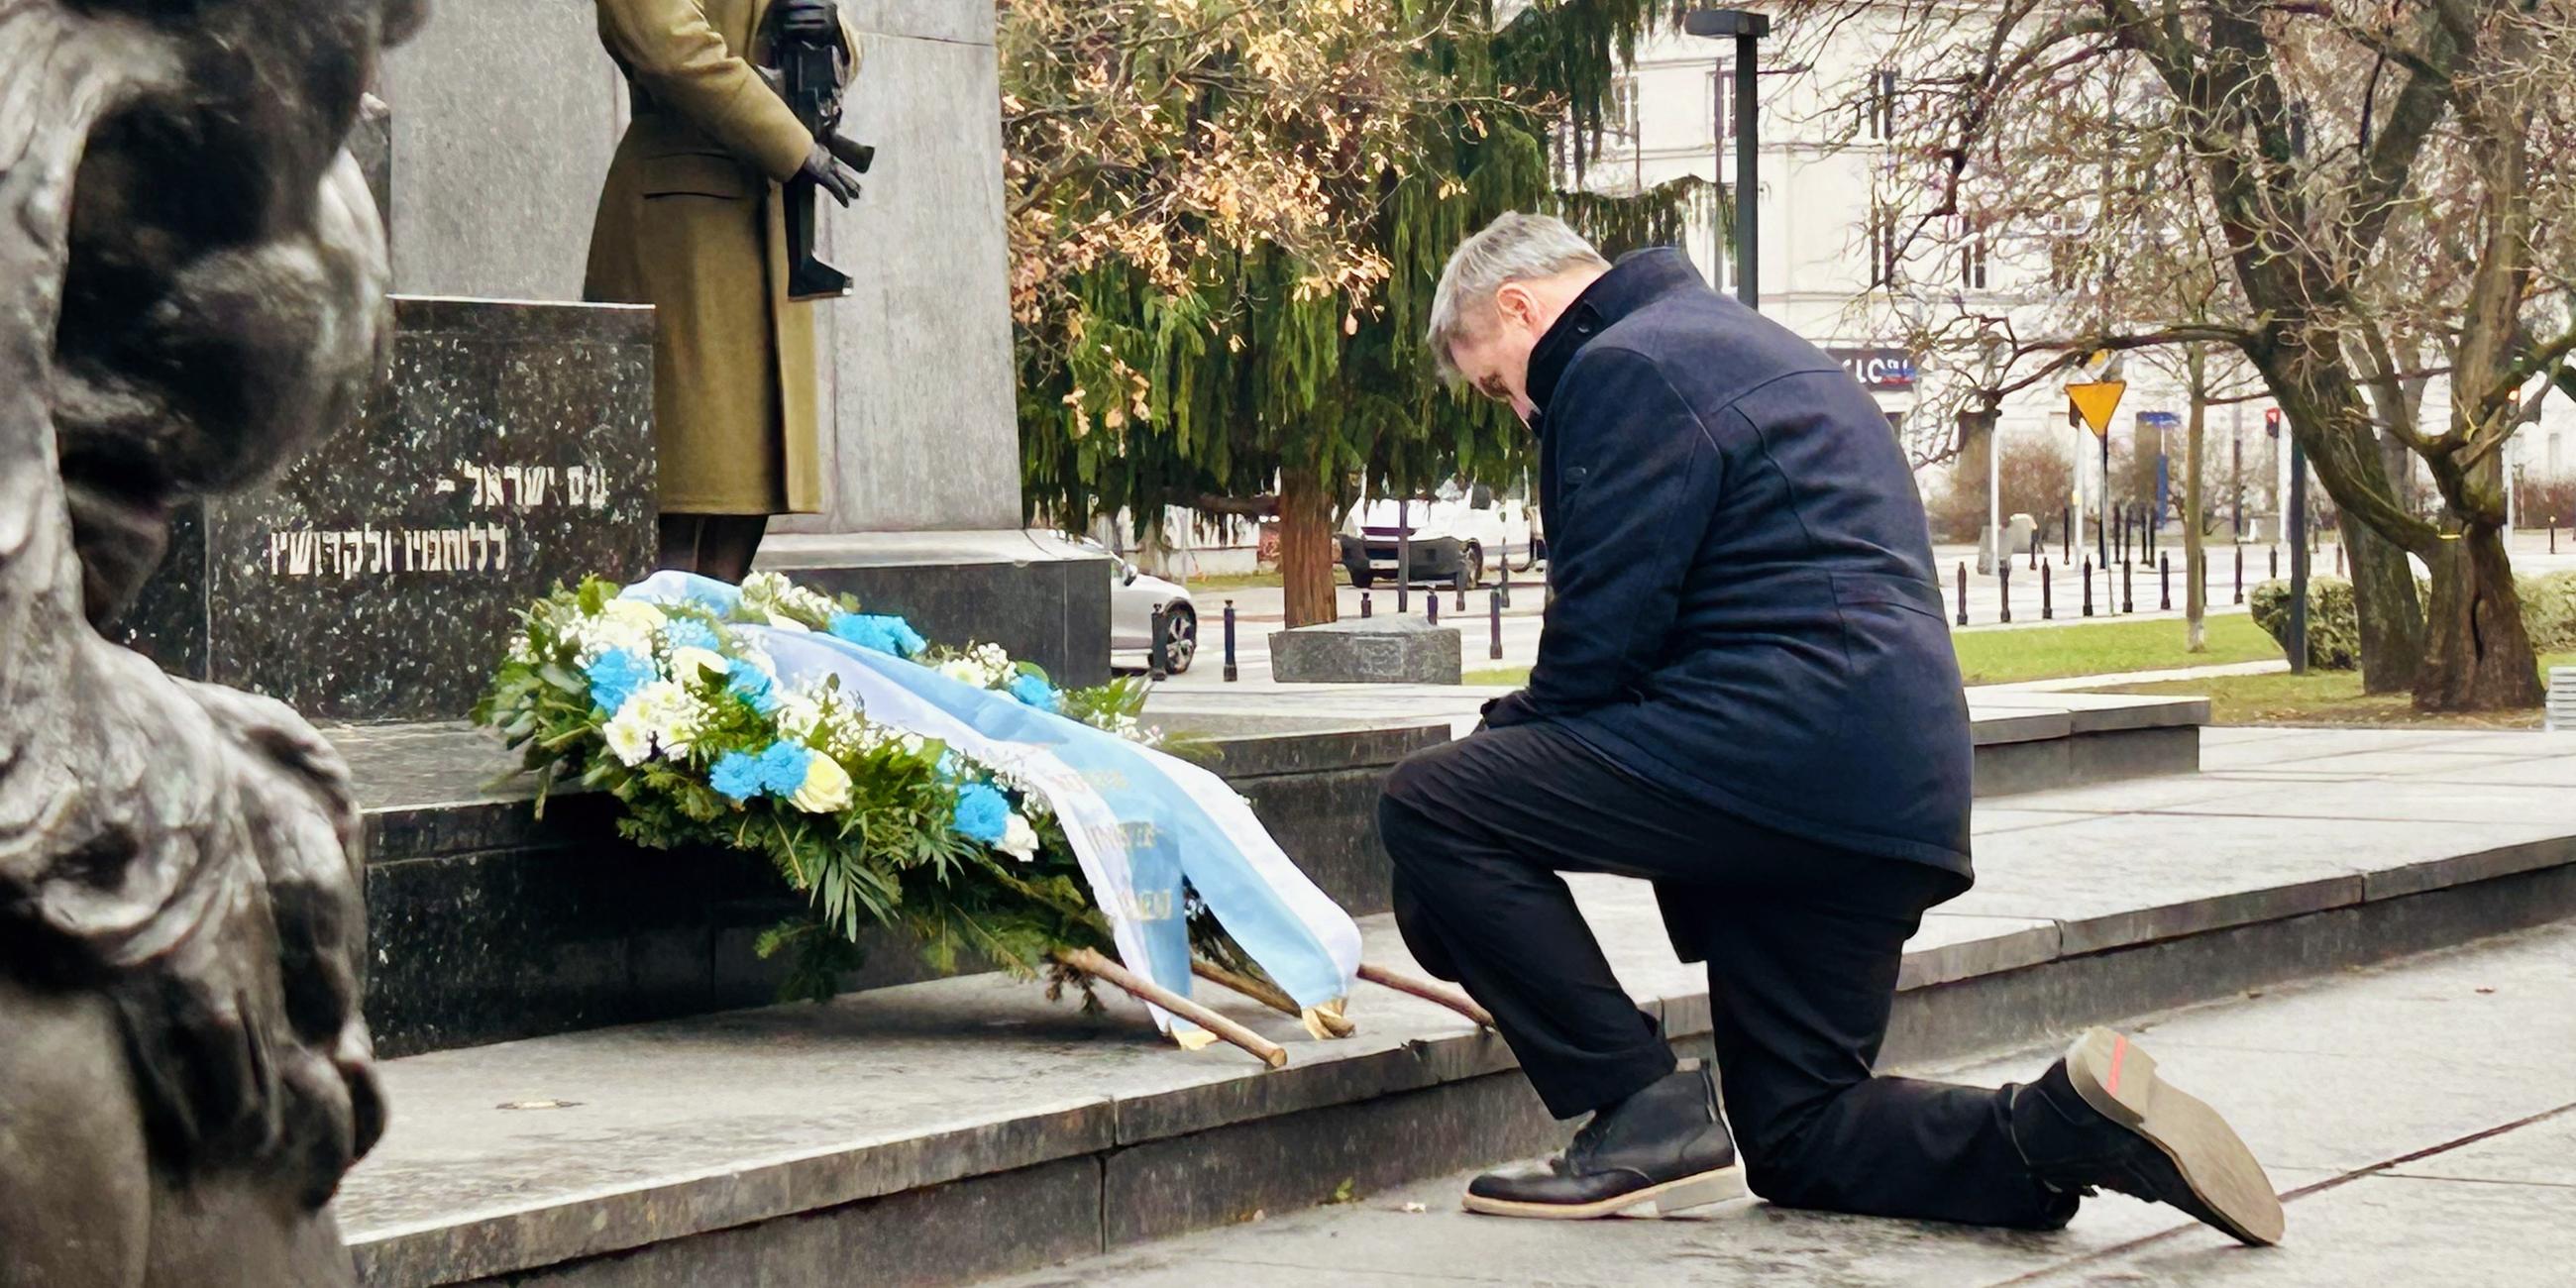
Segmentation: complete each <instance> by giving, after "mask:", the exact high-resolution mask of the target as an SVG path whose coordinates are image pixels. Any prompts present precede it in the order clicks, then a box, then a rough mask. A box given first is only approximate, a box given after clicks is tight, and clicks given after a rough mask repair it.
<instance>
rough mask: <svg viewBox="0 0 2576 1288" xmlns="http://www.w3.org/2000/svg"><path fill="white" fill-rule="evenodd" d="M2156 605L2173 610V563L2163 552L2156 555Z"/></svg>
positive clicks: (2164, 610)
mask: <svg viewBox="0 0 2576 1288" xmlns="http://www.w3.org/2000/svg"><path fill="white" fill-rule="evenodd" d="M2156 607H2157V609H2158V610H2160V611H2163V612H2168V613H2170V612H2172V611H2173V564H2172V562H2171V561H2169V560H2167V559H2166V558H2165V557H2164V556H2163V555H2161V554H2160V555H2157V556H2156Z"/></svg>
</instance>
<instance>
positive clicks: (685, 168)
mask: <svg viewBox="0 0 2576 1288" xmlns="http://www.w3.org/2000/svg"><path fill="white" fill-rule="evenodd" d="M636 179H637V181H638V188H637V190H638V191H640V192H641V193H643V195H645V196H647V197H726V198H730V199H732V200H735V201H748V200H750V199H751V198H752V197H754V196H756V195H758V192H759V189H758V188H757V187H756V186H755V181H754V178H753V176H752V173H751V171H749V170H748V169H745V168H744V167H743V164H742V163H741V162H739V161H736V160H734V159H733V158H732V157H730V156H726V155H724V154H723V153H720V152H673V153H669V154H667V155H664V156H658V157H645V158H643V159H642V161H641V162H640V163H639V164H638V165H637V167H636Z"/></svg>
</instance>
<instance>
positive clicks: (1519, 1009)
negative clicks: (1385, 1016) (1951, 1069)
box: [1378, 724, 2073, 1229]
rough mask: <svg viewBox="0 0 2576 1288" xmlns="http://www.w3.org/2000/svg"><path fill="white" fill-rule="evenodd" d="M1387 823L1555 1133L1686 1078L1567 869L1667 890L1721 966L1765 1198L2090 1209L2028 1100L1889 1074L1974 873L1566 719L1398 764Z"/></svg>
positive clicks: (1393, 845)
mask: <svg viewBox="0 0 2576 1288" xmlns="http://www.w3.org/2000/svg"><path fill="white" fill-rule="evenodd" d="M1378 823H1379V828H1380V831H1381V833H1382V835H1383V836H1384V837H1385V840H1386V846H1387V849H1388V851H1389V852H1390V853H1391V854H1392V855H1393V856H1394V859H1395V915H1396V920H1397V923H1398V924H1399V925H1400V926H1401V927H1402V929H1403V932H1404V939H1405V943H1406V945H1407V946H1408V947H1409V948H1411V949H1412V951H1413V955H1414V957H1415V959H1416V960H1417V961H1419V962H1421V964H1422V965H1423V967H1424V969H1426V970H1429V971H1431V972H1432V973H1434V974H1437V975H1440V976H1442V977H1443V978H1446V979H1451V980H1455V981H1457V982H1458V983H1460V984H1462V985H1464V986H1465V987H1466V989H1467V991H1468V993H1470V994H1471V995H1473V996H1474V997H1475V999H1476V1000H1477V1001H1478V1002H1481V1003H1483V1004H1484V1006H1485V1008H1486V1009H1487V1010H1489V1011H1492V1012H1493V1013H1494V1019H1495V1022H1496V1024H1497V1025H1498V1026H1499V1027H1500V1028H1501V1030H1502V1034H1503V1038H1504V1040H1505V1041H1507V1042H1509V1043H1510V1044H1511V1047H1512V1051H1513V1054H1515V1055H1516V1056H1518V1057H1519V1059H1520V1063H1521V1068H1522V1070H1523V1071H1524V1072H1525V1073H1526V1074H1527V1075H1528V1076H1529V1080H1530V1082H1531V1084H1532V1085H1533V1086H1534V1087H1536V1088H1537V1090H1538V1093H1539V1096H1540V1098H1541V1099H1542V1100H1544V1101H1545V1102H1546V1104H1547V1107H1548V1109H1549V1110H1550V1111H1551V1112H1553V1113H1555V1114H1556V1115H1557V1116H1558V1117H1560V1118H1571V1117H1574V1116H1575V1115H1578V1114H1582V1113H1585V1112H1589V1111H1591V1110H1596V1109H1600V1108H1604V1107H1606V1106H1609V1105H1612V1104H1615V1103H1617V1102H1618V1101H1619V1100H1621V1099H1623V1098H1624V1097H1626V1096H1627V1095H1629V1094H1630V1093H1632V1092H1634V1091H1636V1090H1638V1089H1639V1088H1641V1087H1644V1086H1645V1085H1646V1084H1648V1083H1650V1082H1653V1081H1654V1080H1655V1079H1657V1078H1660V1077H1662V1076H1664V1075H1665V1074H1667V1073H1669V1072H1671V1071H1672V1070H1673V1068H1674V1067H1675V1061H1674V1057H1673V1053H1672V1048H1671V1045H1670V1044H1669V1043H1668V1042H1667V1041H1666V1040H1665V1038H1664V1036H1663V1034H1662V1033H1660V1032H1659V1031H1658V1029H1657V1025H1656V1023H1655V1021H1654V1019H1653V1018H1652V1017H1651V1016H1648V1015H1647V1014H1646V1013H1645V1012H1643V1011H1640V1010H1639V1009H1637V1006H1636V1004H1635V1003H1634V1002H1633V1001H1631V1000H1630V999H1629V997H1628V995H1627V994H1626V993H1625V992H1624V991H1622V990H1621V989H1620V987H1619V983H1618V981H1617V980H1616V979H1614V978H1613V977H1612V976H1611V973H1610V966H1609V963H1608V962H1607V961H1606V960H1604V959H1603V957H1602V954H1601V946H1600V944H1599V943H1598V942H1597V941H1595V939H1594V938H1593V935H1592V931H1591V928H1590V927H1589V926H1587V925H1586V924H1585V922H1584V920H1583V917H1582V914H1581V913H1580V911H1578V910H1577V908H1576V907H1575V903H1574V898H1573V895H1572V894H1571V892H1569V891H1568V890H1567V889H1566V885H1565V881H1564V879H1563V878H1562V877H1561V876H1559V875H1558V874H1559V873H1562V872H1608V873H1616V874H1620V875H1624V876H1633V877H1643V878H1648V879H1651V880H1654V881H1656V882H1658V883H1659V884H1660V885H1662V886H1664V887H1665V888H1666V890H1667V892H1668V893H1669V894H1671V895H1673V896H1675V897H1676V898H1677V899H1678V900H1679V901H1680V905H1681V907H1682V909H1683V911H1682V913H1681V914H1680V916H1679V918H1678V921H1679V922H1680V924H1679V925H1678V926H1677V927H1676V929H1677V930H1678V931H1679V932H1680V933H1683V934H1686V935H1689V936H1691V937H1692V938H1693V939H1695V942H1694V943H1693V944H1692V947H1695V948H1696V949H1698V950H1699V952H1700V953H1702V954H1703V955H1705V957H1706V959H1707V962H1708V975H1709V1006H1710V1011H1711V1014H1712V1020H1713V1025H1714V1031H1715V1045H1716V1053H1717V1068H1718V1078H1719V1083H1720V1087H1721V1090H1722V1093H1723V1097H1724V1102H1725V1107H1726V1117H1727V1121H1728V1124H1729V1126H1730V1127H1731V1128H1732V1129H1733V1131H1734V1133H1735V1138H1736V1148H1737V1150H1738V1151H1739V1153H1740V1154H1741V1155H1742V1157H1743V1160H1744V1166H1745V1180H1746V1183H1747V1184H1748V1185H1749V1186H1750V1187H1751V1188H1752V1190H1753V1191H1754V1192H1755V1193H1757V1194H1760V1195H1762V1196H1763V1197H1765V1198H1768V1199H1770V1200H1772V1201H1774V1202H1778V1203H1783V1204H1787V1205H1790V1206H1793V1207H1809V1208H1824V1209H1830V1210H1833V1211H1840V1212H1857V1213H1864V1214H1869V1215H1876V1216H1899V1217H1921V1218H1929V1219H1934V1220H1946V1221H1963V1222H1971V1223H1975V1224H1981V1225H2004V1226H2020V1227H2029V1228H2042V1229H2046V1228H2054V1227H2057V1226H2060V1225H2063V1224H2065V1222H2066V1219H2067V1217H2068V1216H2069V1215H2071V1214H2072V1211H2073V1203H2072V1202H2071V1201H2070V1200H2069V1198H2068V1197H2067V1196H2065V1195H2061V1194H2058V1193H2055V1192H2052V1191H2050V1190H2048V1189H2046V1188H2045V1187H2043V1186H2042V1185H2040V1183H2039V1182H2038V1180H2037V1179H2036V1178H2035V1177H2033V1176H2032V1175H2031V1172H2030V1168H2029V1166H2028V1165H2027V1164H2026V1163H2025V1162H2023V1160H2022V1157H2021V1152H2020V1150H2019V1148H2018V1147H2017V1146H2015V1145H2014V1143H2013V1140H2012V1136H2011V1131H2010V1126H2009V1119H2008V1116H2007V1109H2008V1106H2009V1103H2010V1101H2009V1093H2010V1089H2009V1088H2006V1089H2004V1090H2001V1091H1997V1090H1991V1089H1987V1088H1980V1087H1959V1086H1950V1085H1946V1084H1941V1083H1932V1082H1923V1081H1918V1080H1915V1079H1909V1078H1882V1077H1875V1076H1872V1073H1871V1068H1870V1066H1871V1063H1872V1062H1873V1061H1874V1060H1875V1059H1876V1058H1877V1056H1878V1048H1879V1043H1880V1041H1881V1040H1882V1039H1884V1038H1885V1037H1886V1034H1887V1021H1888V1013H1889V1010H1890V1008H1891V1006H1892V1005H1893V1004H1894V1001H1895V995H1896V974H1897V968H1898V966H1899V964H1900V963H1901V961H1902V959H1903V956H1904V947H1905V941H1906V939H1907V937H1908V936H1911V935H1912V934H1913V933H1914V931H1915V928H1916V927H1917V926H1918V925H1920V924H1921V922H1922V917H1923V912H1924V910H1925V909H1927V908H1930V907H1931V906H1933V905H1934V904H1937V903H1940V902H1942V901H1943V900H1946V899H1950V898H1953V897H1955V896H1956V895H1958V894H1959V893H1960V892H1961V891H1962V890H1963V889H1965V887H1966V884H1967V883H1966V882H1965V880H1963V879H1962V878H1960V877H1958V876H1956V875H1954V874H1951V873H1947V872H1942V871H1939V870H1937V869H1934V868H1930V867H1926V866H1923V865H1920V864H1915V863H1908V862H1904V861H1902V860H1895V859H1881V858H1876V857H1872V856H1868V855H1861V854H1853V853H1850V852H1847V851H1843V850H1839V849H1833V848H1829V847H1825V846H1819V845H1815V844H1811V843H1808V842H1805V841H1801V840H1799V839H1797V838H1795V837H1791V836H1787V835H1784V834H1782V833H1779V832H1774V831H1771V830H1768V829H1765V828H1761V827H1757V826H1754V825H1752V824H1750V823H1746V822H1744V821H1742V820H1739V819H1736V818H1733V817H1730V816H1728V815H1726V814H1723V813H1720V812H1717V811H1715V810H1712V809H1710V808H1709V807H1707V806H1705V805H1700V804H1696V803H1694V802H1691V801H1688V800H1684V799H1680V798H1678V797H1676V796H1675V795H1673V794H1671V793H1669V792H1665V791H1663V790H1660V789H1658V788H1655V787H1653V786H1652V785H1650V784H1648V783H1646V782H1645V781H1644V780H1643V779H1640V778H1637V777H1635V776H1633V775H1631V774H1629V773H1628V772H1627V771H1626V770H1624V769H1622V768H1620V767H1619V766H1617V765H1615V764H1613V763H1611V762H1610V761H1609V760H1608V759H1607V758H1605V757H1603V756H1601V755H1599V754H1598V753H1596V752H1594V751H1592V750H1591V749H1590V748H1588V747H1586V746H1584V745H1583V744H1582V743H1581V742H1579V741H1577V740H1576V739H1574V738H1573V737H1572V736H1571V735H1569V734H1566V733H1565V732H1563V731H1562V730H1560V729H1557V728H1556V727H1554V726H1551V725H1545V724H1535V725H1516V726H1513V727H1511V728H1508V729H1499V730H1480V731H1478V732H1477V733H1475V734H1474V735H1472V736H1470V737H1467V738H1464V739H1461V740H1459V741H1457V742H1454V743H1451V744H1449V745H1448V746H1445V747H1440V748H1436V749H1433V750H1430V751H1426V752H1423V753H1421V754H1419V755H1416V756H1414V757H1413V758H1411V759H1409V760H1407V761H1405V762H1404V763H1403V764H1401V765H1399V766H1397V767H1396V769H1395V772H1394V774H1393V775H1392V776H1391V777H1390V778H1389V780H1388V783H1387V788H1386V795H1385V798H1384V799H1383V800H1382V801H1381V802H1380V803H1379V807H1378Z"/></svg>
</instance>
